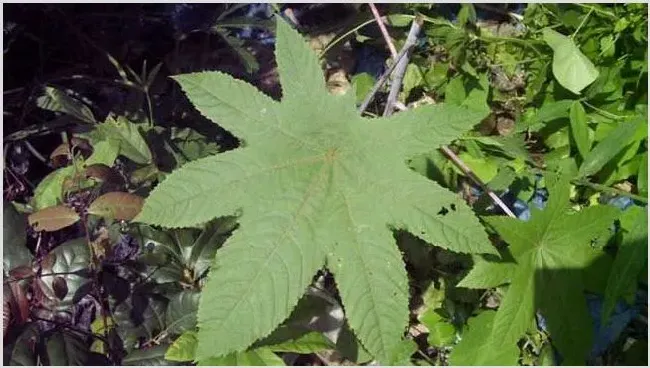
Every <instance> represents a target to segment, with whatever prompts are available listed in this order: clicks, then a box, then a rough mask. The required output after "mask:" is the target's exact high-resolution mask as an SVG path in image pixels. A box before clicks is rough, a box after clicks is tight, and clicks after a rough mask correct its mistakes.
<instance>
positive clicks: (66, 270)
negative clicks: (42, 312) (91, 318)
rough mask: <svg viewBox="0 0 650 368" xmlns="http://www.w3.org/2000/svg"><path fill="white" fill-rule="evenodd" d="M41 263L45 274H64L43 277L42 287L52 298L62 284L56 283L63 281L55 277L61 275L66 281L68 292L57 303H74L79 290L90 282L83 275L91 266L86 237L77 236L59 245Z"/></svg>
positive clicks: (66, 304)
mask: <svg viewBox="0 0 650 368" xmlns="http://www.w3.org/2000/svg"><path fill="white" fill-rule="evenodd" d="M41 264H42V265H43V273H44V274H50V273H60V274H63V275H60V276H45V275H44V276H42V277H41V280H42V281H43V284H42V288H43V291H44V292H45V293H46V295H48V296H49V297H50V298H54V297H56V296H57V295H56V294H57V291H56V289H55V288H56V287H59V286H61V285H59V286H56V283H59V284H60V283H61V281H58V282H57V281H55V279H56V278H58V277H60V278H62V279H63V280H64V281H65V285H66V288H67V292H66V295H65V296H64V297H63V298H59V299H61V300H60V301H57V304H59V305H63V306H69V305H71V304H73V303H74V299H75V294H77V291H78V290H79V289H80V288H82V285H84V284H85V283H87V282H88V279H87V278H86V277H83V276H81V275H83V274H84V272H83V270H86V269H87V268H88V267H89V266H90V250H89V249H88V245H87V243H86V239H85V238H77V239H73V240H69V241H67V242H65V243H63V244H61V245H59V246H57V247H56V248H54V249H52V250H51V251H50V253H48V255H47V257H46V258H45V259H44V260H43V262H42V263H41ZM80 274H81V275H80Z"/></svg>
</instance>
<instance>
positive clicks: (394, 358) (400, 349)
mask: <svg viewBox="0 0 650 368" xmlns="http://www.w3.org/2000/svg"><path fill="white" fill-rule="evenodd" d="M416 351H418V344H416V343H415V341H413V340H409V339H404V340H402V341H400V343H399V344H398V345H397V346H395V347H394V348H393V351H392V352H391V354H390V358H389V359H388V365H391V366H405V365H411V355H413V354H414V353H415V352H416Z"/></svg>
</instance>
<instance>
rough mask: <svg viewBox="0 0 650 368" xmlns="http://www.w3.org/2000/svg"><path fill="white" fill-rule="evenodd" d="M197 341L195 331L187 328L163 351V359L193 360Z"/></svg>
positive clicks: (175, 360)
mask: <svg viewBox="0 0 650 368" xmlns="http://www.w3.org/2000/svg"><path fill="white" fill-rule="evenodd" d="M198 343H199V342H198V340H197V338H196V331H194V330H187V331H185V332H183V334H182V335H180V336H179V337H178V338H177V339H176V340H174V342H173V343H172V344H171V346H169V349H167V352H165V359H167V360H171V361H174V362H190V361H193V360H194V355H195V352H196V346H197V345H198Z"/></svg>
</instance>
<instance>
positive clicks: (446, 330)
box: [418, 309, 456, 346]
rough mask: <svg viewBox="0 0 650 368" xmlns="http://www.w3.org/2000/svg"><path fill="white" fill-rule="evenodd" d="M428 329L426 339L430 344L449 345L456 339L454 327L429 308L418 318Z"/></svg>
mask: <svg viewBox="0 0 650 368" xmlns="http://www.w3.org/2000/svg"><path fill="white" fill-rule="evenodd" d="M418 319H419V320H420V322H422V324H424V326H426V328H427V329H428V330H429V336H428V337H427V341H428V342H429V345H431V346H449V345H451V344H452V343H453V342H454V340H455V339H456V328H455V327H454V325H452V324H451V323H449V322H447V321H445V320H444V319H443V318H442V316H440V314H438V313H436V312H435V311H433V310H431V309H429V310H427V311H426V312H424V314H422V315H421V316H420V317H419V318H418Z"/></svg>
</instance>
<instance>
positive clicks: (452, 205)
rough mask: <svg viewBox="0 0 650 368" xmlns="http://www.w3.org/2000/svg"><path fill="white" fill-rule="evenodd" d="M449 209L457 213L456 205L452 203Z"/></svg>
mask: <svg viewBox="0 0 650 368" xmlns="http://www.w3.org/2000/svg"><path fill="white" fill-rule="evenodd" d="M449 207H451V210H452V211H456V205H455V204H453V203H452V204H451V205H450V206H449Z"/></svg>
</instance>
